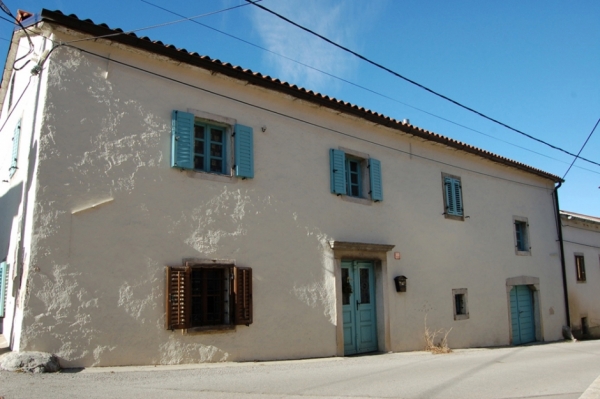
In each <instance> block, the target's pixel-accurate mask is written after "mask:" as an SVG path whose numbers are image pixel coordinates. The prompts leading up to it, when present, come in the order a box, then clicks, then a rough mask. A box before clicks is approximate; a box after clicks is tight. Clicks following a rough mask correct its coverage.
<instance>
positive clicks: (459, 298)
mask: <svg viewBox="0 0 600 399" xmlns="http://www.w3.org/2000/svg"><path fill="white" fill-rule="evenodd" d="M452 298H453V299H454V301H453V303H454V320H465V319H468V318H469V308H468V306H467V289H466V288H459V289H454V290H452Z"/></svg>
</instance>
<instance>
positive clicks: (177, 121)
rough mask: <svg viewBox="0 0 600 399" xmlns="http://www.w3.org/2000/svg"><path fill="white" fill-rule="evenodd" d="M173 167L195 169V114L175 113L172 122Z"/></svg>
mask: <svg viewBox="0 0 600 399" xmlns="http://www.w3.org/2000/svg"><path fill="white" fill-rule="evenodd" d="M171 167H173V168H181V169H194V114H190V113H188V112H183V111H173V114H172V121H171Z"/></svg>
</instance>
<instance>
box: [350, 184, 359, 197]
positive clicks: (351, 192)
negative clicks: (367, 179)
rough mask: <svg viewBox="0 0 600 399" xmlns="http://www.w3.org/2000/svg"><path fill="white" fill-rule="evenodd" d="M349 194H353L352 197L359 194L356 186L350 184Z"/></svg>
mask: <svg viewBox="0 0 600 399" xmlns="http://www.w3.org/2000/svg"><path fill="white" fill-rule="evenodd" d="M350 195H351V196H353V197H358V196H359V192H358V186H351V187H350Z"/></svg>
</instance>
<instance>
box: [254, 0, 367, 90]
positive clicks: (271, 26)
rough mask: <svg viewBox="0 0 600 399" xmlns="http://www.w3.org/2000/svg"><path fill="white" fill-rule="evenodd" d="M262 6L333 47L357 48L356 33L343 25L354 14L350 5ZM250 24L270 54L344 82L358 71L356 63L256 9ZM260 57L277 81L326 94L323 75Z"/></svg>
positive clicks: (298, 3) (320, 0)
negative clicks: (312, 32)
mask: <svg viewBox="0 0 600 399" xmlns="http://www.w3.org/2000/svg"><path fill="white" fill-rule="evenodd" d="M266 6H267V7H269V8H270V9H272V10H273V11H276V12H277V13H279V14H282V15H284V16H286V17H288V18H290V19H291V20H293V21H294V22H297V23H299V24H300V25H303V26H306V27H307V28H309V29H311V30H314V31H315V32H317V33H320V34H322V35H323V36H326V37H328V38H329V39H331V40H333V41H334V42H336V43H340V44H342V45H344V46H347V47H350V48H356V46H357V43H356V37H357V35H358V31H357V29H356V27H355V26H354V27H353V26H349V25H350V24H348V23H347V20H348V16H349V14H351V13H353V12H354V10H353V9H352V6H351V2H339V1H335V2H334V1H324V0H317V1H314V0H312V1H311V0H303V1H280V2H277V3H270V4H266ZM252 24H253V26H254V29H255V31H256V32H257V33H258V34H259V36H260V38H261V40H262V41H263V45H264V46H265V47H266V48H268V49H269V50H271V51H273V52H274V53H277V54H282V55H284V56H286V57H289V58H292V59H294V60H297V61H300V62H302V63H303V64H306V65H310V66H312V67H313V68H316V69H319V70H322V71H326V72H328V73H331V74H334V75H336V76H341V77H346V78H347V77H350V76H352V75H354V72H355V70H356V69H357V68H358V60H357V59H355V58H353V57H351V56H349V55H348V54H346V53H344V52H342V51H341V50H339V49H336V48H335V47H334V46H332V45H331V44H329V43H326V42H325V41H323V40H320V39H318V38H317V37H315V36H312V35H310V34H308V33H307V32H304V31H302V30H300V29H299V28H297V27H295V26H293V25H291V24H289V23H287V22H285V21H283V20H281V19H279V18H277V17H276V16H274V15H272V14H269V13H267V12H266V11H264V10H261V9H259V8H257V7H254V10H253V12H252ZM263 57H264V61H265V62H267V63H268V65H269V67H270V68H269V69H270V70H272V71H274V72H273V75H274V77H277V78H279V79H282V80H285V81H288V82H290V83H293V84H297V85H300V86H303V87H306V88H307V89H311V90H316V91H323V90H326V87H327V86H328V85H329V84H331V83H332V81H331V78H329V77H327V76H326V75H324V74H322V73H320V72H318V71H315V70H314V69H310V68H307V67H305V66H303V65H299V64H297V63H295V62H292V61H289V60H287V59H285V58H283V57H279V56H276V55H273V54H270V53H265V55H264V56H263Z"/></svg>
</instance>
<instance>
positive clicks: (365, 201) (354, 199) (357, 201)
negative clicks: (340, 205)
mask: <svg viewBox="0 0 600 399" xmlns="http://www.w3.org/2000/svg"><path fill="white" fill-rule="evenodd" d="M339 197H341V199H342V200H343V201H347V202H353V203H355V204H362V205H369V206H371V205H373V201H371V200H369V199H366V198H358V197H351V196H349V195H340V196H339Z"/></svg>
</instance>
